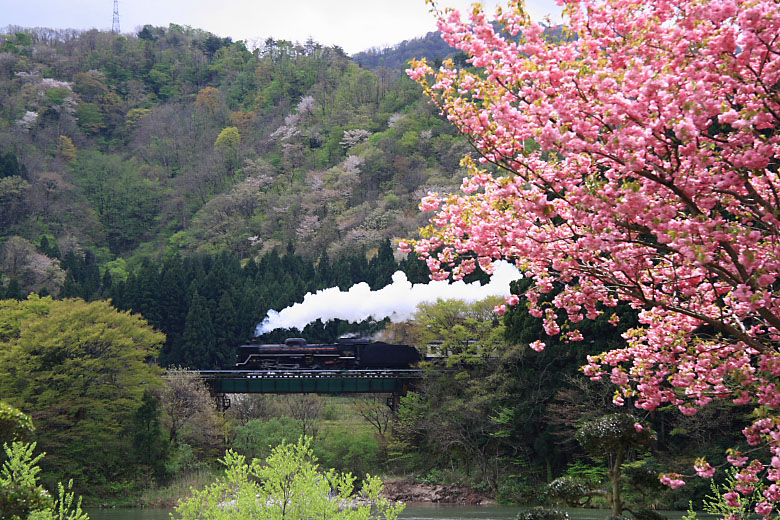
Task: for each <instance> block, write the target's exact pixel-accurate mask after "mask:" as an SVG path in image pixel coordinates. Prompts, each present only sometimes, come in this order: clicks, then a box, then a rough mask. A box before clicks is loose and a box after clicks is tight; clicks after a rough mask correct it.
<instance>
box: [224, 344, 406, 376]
mask: <svg viewBox="0 0 780 520" xmlns="http://www.w3.org/2000/svg"><path fill="white" fill-rule="evenodd" d="M418 361H420V353H419V352H418V351H417V349H416V348H414V347H411V346H409V345H394V344H391V343H384V342H382V341H368V340H365V339H345V338H340V339H338V340H336V343H312V344H308V343H307V342H306V340H305V339H303V338H287V340H286V341H285V342H284V344H272V345H260V344H248V345H241V346H239V347H238V354H237V357H236V370H283V369H308V370H329V369H330V370H361V369H404V368H410V367H411V366H412V365H414V364H415V363H417V362H418Z"/></svg>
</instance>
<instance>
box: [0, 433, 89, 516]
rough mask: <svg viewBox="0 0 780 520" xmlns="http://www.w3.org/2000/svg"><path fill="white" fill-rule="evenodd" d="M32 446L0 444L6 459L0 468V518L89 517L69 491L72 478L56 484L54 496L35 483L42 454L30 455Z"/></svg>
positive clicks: (18, 443)
mask: <svg viewBox="0 0 780 520" xmlns="http://www.w3.org/2000/svg"><path fill="white" fill-rule="evenodd" d="M35 446H36V445H35V443H32V444H24V443H21V442H14V443H12V444H11V446H8V445H7V444H4V445H3V449H4V451H5V454H6V457H7V460H6V461H5V463H4V464H3V467H2V469H0V520H89V517H88V516H87V514H86V513H84V512H83V511H82V510H81V498H79V499H78V500H76V499H75V494H74V493H73V492H72V491H71V488H72V487H73V481H70V482H69V483H68V485H67V487H66V486H63V485H62V484H61V483H58V484H57V491H58V493H57V498H56V499H53V498H52V496H51V494H50V493H49V492H48V491H46V489H44V488H43V487H42V486H41V485H39V484H38V473H39V472H40V468H39V467H38V462H40V460H41V459H42V458H43V455H44V454H43V453H41V454H39V455H37V456H33V452H34V451H35ZM74 501H75V502H74Z"/></svg>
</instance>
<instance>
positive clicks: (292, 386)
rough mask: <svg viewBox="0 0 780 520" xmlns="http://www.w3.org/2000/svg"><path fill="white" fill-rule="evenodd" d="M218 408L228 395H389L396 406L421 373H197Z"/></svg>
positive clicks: (234, 371) (322, 371)
mask: <svg viewBox="0 0 780 520" xmlns="http://www.w3.org/2000/svg"><path fill="white" fill-rule="evenodd" d="M198 373H199V374H200V376H201V377H202V378H203V379H204V380H205V382H206V384H207V385H208V386H209V389H210V390H211V392H212V395H214V396H215V398H216V399H217V406H218V407H219V408H220V409H223V410H224V409H227V408H228V407H229V406H230V399H229V398H228V397H227V396H228V394H294V393H304V394H305V393H312V394H314V393H316V394H331V395H338V394H358V393H374V394H378V393H381V394H390V395H391V397H390V398H389V399H388V406H390V407H391V408H392V409H393V410H396V409H397V407H398V402H399V399H400V397H401V396H402V395H404V394H406V392H408V391H409V388H410V385H412V384H413V383H414V382H415V381H417V380H419V379H421V378H422V375H423V371H422V370H386V369H383V370H200V371H198Z"/></svg>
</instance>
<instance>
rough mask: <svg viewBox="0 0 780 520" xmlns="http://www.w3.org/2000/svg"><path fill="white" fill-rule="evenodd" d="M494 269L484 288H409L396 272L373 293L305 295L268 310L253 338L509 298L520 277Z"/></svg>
mask: <svg viewBox="0 0 780 520" xmlns="http://www.w3.org/2000/svg"><path fill="white" fill-rule="evenodd" d="M494 266H495V270H494V271H493V275H492V276H491V278H490V282H489V283H488V284H487V285H484V286H483V285H482V284H480V283H479V282H472V283H469V284H467V283H465V282H463V281H457V282H454V283H449V282H447V281H446V280H443V281H431V282H429V283H427V284H414V285H412V284H411V283H410V282H409V281H408V280H407V279H406V275H405V274H404V273H402V272H401V271H396V272H395V274H394V275H393V283H392V284H390V285H388V286H386V287H384V288H382V289H379V290H378V291H372V290H371V289H370V287H369V286H368V284H367V283H358V284H355V285H353V286H352V287H351V288H350V289H349V290H348V291H341V290H339V288H338V287H331V288H329V289H322V290H320V291H317V292H316V293H315V294H312V293H307V294H306V296H304V297H303V303H296V304H294V305H292V306H290V307H287V308H286V309H282V310H281V311H280V312H277V311H274V310H270V311H268V316H267V317H266V318H265V319H264V320H263V322H262V323H261V324H259V325H258V326H257V329H255V335H256V336H259V335H261V334H265V333H267V332H271V331H272V330H275V329H290V328H293V327H295V328H297V329H302V328H303V327H305V326H306V325H308V324H309V323H312V322H313V321H316V320H318V319H320V320H322V321H324V322H327V321H330V320H335V319H339V320H346V321H351V322H359V321H363V320H366V319H368V318H373V319H375V320H381V319H384V318H387V317H389V318H391V319H392V320H393V321H403V320H406V319H408V318H410V317H411V316H412V314H414V312H415V311H416V310H417V306H418V305H419V304H421V303H424V302H435V301H436V300H438V299H442V300H462V301H465V302H468V303H473V302H477V301H479V300H483V299H485V298H487V297H488V296H509V294H510V293H509V282H511V281H513V280H518V279H519V278H522V275H521V274H520V272H519V271H518V270H517V268H516V267H515V266H513V265H512V264H510V263H508V262H504V261H499V262H495V263H494Z"/></svg>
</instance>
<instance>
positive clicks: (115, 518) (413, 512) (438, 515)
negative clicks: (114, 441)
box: [88, 504, 716, 520]
mask: <svg viewBox="0 0 780 520" xmlns="http://www.w3.org/2000/svg"><path fill="white" fill-rule="evenodd" d="M524 510H525V508H522V507H516V506H499V505H489V506H458V505H449V504H407V506H406V509H405V510H404V512H403V513H401V516H400V519H401V520H514V518H515V517H516V516H517V514H518V513H519V512H520V511H524ZM568 512H569V517H570V518H571V520H604V518H606V517H607V516H609V511H607V510H606V509H569V510H568ZM88 513H89V517H90V519H91V520H170V518H171V517H170V513H171V511H169V510H165V509H91V510H89V511H88ZM659 513H661V514H663V515H664V516H666V517H667V518H668V519H669V520H680V519H682V516H683V515H684V514H685V513H684V512H683V511H659ZM698 518H699V519H700V520H710V519H714V518H716V517H714V516H710V515H705V514H701V513H699V515H698Z"/></svg>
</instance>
